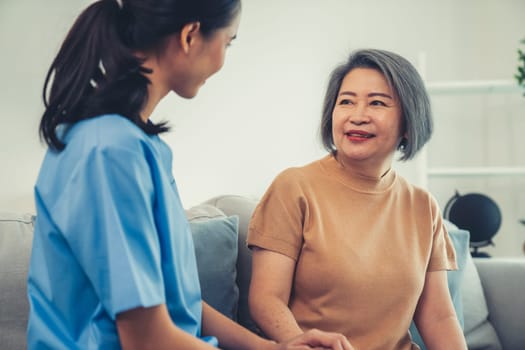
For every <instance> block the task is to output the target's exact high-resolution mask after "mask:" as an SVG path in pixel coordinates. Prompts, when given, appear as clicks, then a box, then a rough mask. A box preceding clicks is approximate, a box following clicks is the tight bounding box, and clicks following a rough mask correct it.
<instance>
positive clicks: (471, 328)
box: [461, 255, 502, 350]
mask: <svg viewBox="0 0 525 350" xmlns="http://www.w3.org/2000/svg"><path fill="white" fill-rule="evenodd" d="M461 295H462V297H463V316H464V320H465V329H464V333H465V338H466V339H467V345H468V346H469V349H471V350H476V349H480V350H481V349H483V350H498V349H501V348H502V347H501V344H500V341H499V339H498V335H497V334H496V330H495V329H494V327H493V326H492V324H491V323H490V322H489V319H488V317H489V311H488V308H487V301H486V300H485V295H484V293H483V287H482V286H481V280H480V278H479V274H478V270H477V269H476V266H475V265H474V261H473V260H472V257H471V256H470V255H469V256H468V257H467V263H466V265H465V276H464V278H463V283H462V285H461Z"/></svg>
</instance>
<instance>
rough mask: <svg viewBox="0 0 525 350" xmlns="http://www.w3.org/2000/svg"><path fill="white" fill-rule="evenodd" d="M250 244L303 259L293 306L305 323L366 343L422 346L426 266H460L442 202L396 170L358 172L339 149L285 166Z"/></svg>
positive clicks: (360, 346)
mask: <svg viewBox="0 0 525 350" xmlns="http://www.w3.org/2000/svg"><path fill="white" fill-rule="evenodd" d="M248 244H249V245H250V246H259V247H262V248H265V249H269V250H273V251H276V252H279V253H282V254H285V255H287V256H289V257H291V258H293V259H295V260H296V261H297V267H296V273H295V277H294V287H293V291H292V295H291V299H290V308H291V310H292V312H293V314H294V316H295V317H296V319H297V321H298V323H299V325H300V326H301V327H302V328H303V329H309V328H313V327H315V328H319V329H323V330H327V331H337V332H342V333H343V334H345V335H346V336H347V337H348V338H349V339H350V341H351V343H352V344H353V345H354V346H355V347H356V348H357V349H367V350H372V349H382V350H384V349H416V348H417V347H416V345H412V344H411V341H410V336H409V333H408V328H409V325H410V322H411V320H412V317H413V313H414V310H415V308H416V304H417V301H418V297H419V295H420V293H421V291H422V289H423V283H424V278H425V273H426V271H432V270H447V269H455V268H456V264H455V253H454V248H453V246H452V242H451V240H450V238H449V237H448V234H447V233H446V230H445V228H444V225H443V222H442V219H441V214H440V212H439V209H438V206H437V204H436V202H435V200H434V199H433V198H432V197H431V196H430V195H429V194H428V193H427V192H426V191H423V190H421V189H418V188H416V187H414V186H412V185H410V184H408V183H407V182H406V181H405V180H404V179H403V178H401V177H399V176H398V175H397V174H396V173H395V172H394V171H393V170H391V171H389V172H388V173H387V174H386V175H384V176H383V177H382V178H380V179H373V178H364V177H360V178H350V177H349V176H348V174H347V172H346V171H345V170H344V169H343V168H342V167H341V166H340V165H339V163H337V161H336V160H335V159H334V158H333V157H332V156H327V157H325V158H323V159H321V160H320V161H316V162H314V163H311V164H309V165H307V166H304V167H301V168H291V169H288V170H285V171H284V172H283V173H281V174H280V175H279V176H278V177H277V178H276V179H275V180H274V182H273V183H272V185H271V186H270V188H269V189H268V190H267V192H266V194H265V195H264V197H263V198H262V200H261V202H260V203H259V205H258V206H257V208H256V210H255V213H254V215H253V217H252V221H251V223H250V228H249V233H248Z"/></svg>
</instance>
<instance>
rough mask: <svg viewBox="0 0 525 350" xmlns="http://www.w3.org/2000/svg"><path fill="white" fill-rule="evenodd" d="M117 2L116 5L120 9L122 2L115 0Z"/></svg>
mask: <svg viewBox="0 0 525 350" xmlns="http://www.w3.org/2000/svg"><path fill="white" fill-rule="evenodd" d="M115 1H116V2H117V5H118V7H119V8H120V9H122V7H123V6H124V4H123V3H122V0H115Z"/></svg>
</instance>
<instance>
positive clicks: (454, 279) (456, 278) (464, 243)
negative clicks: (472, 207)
mask: <svg viewBox="0 0 525 350" xmlns="http://www.w3.org/2000/svg"><path fill="white" fill-rule="evenodd" d="M445 226H446V227H447V230H448V234H449V236H450V238H451V240H452V243H453V244H454V250H455V251H456V263H457V265H458V269H457V270H455V271H448V272H447V278H448V289H449V292H450V297H451V298H452V303H453V304H454V309H455V310H456V315H457V317H458V320H459V323H460V325H461V328H462V329H463V326H464V318H463V302H462V297H461V283H462V281H463V275H464V272H465V265H466V263H467V258H468V256H469V254H470V249H469V241H470V234H469V232H468V231H466V230H461V229H458V228H457V227H456V226H455V225H453V224H451V223H450V222H448V221H445ZM410 334H411V335H412V341H413V342H414V343H416V344H417V345H419V347H420V348H421V349H422V350H426V347H425V344H424V342H423V339H421V336H420V334H419V332H418V331H417V328H416V326H415V324H414V322H412V324H411V325H410Z"/></svg>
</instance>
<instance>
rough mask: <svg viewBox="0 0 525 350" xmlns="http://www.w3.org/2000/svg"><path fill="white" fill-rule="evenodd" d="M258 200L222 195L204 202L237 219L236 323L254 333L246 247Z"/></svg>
mask: <svg viewBox="0 0 525 350" xmlns="http://www.w3.org/2000/svg"><path fill="white" fill-rule="evenodd" d="M257 203H258V200H256V199H254V198H248V197H243V196H237V195H222V196H218V197H215V198H212V199H210V200H208V201H206V204H210V205H213V206H215V207H217V208H219V209H220V210H221V211H222V212H224V214H225V215H237V216H238V217H239V237H238V240H239V241H238V246H239V251H238V259H237V285H238V286H239V306H238V307H239V309H238V312H237V321H238V322H239V324H241V325H243V326H244V327H246V328H248V329H249V330H251V331H252V332H254V333H259V334H260V331H259V329H258V327H257V325H256V324H255V322H254V321H253V320H252V318H251V316H250V309H249V306H248V289H249V286H250V276H251V273H252V253H251V251H250V249H248V247H247V245H246V235H247V234H248V232H247V231H248V224H249V222H250V219H251V217H252V214H253V211H254V210H255V207H256V206H257Z"/></svg>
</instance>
